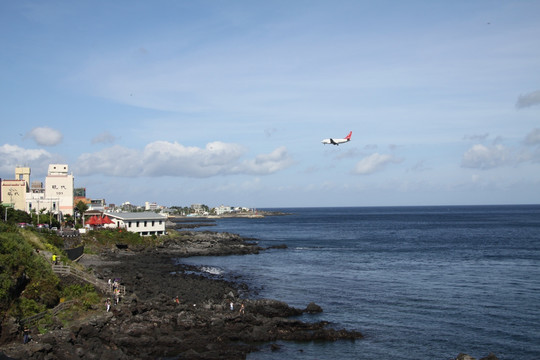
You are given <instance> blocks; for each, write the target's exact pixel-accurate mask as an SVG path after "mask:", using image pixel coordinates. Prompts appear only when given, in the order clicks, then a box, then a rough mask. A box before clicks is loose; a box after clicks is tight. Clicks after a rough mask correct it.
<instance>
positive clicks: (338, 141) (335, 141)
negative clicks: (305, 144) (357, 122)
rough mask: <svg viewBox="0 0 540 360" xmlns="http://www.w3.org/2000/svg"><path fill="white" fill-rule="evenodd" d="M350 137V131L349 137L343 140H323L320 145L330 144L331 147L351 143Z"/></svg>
mask: <svg viewBox="0 0 540 360" xmlns="http://www.w3.org/2000/svg"><path fill="white" fill-rule="evenodd" d="M351 135H352V131H351V132H349V135H347V136H345V139H324V140H323V141H321V143H323V144H325V145H326V144H332V145H339V144H343V143H346V142H348V141H351Z"/></svg>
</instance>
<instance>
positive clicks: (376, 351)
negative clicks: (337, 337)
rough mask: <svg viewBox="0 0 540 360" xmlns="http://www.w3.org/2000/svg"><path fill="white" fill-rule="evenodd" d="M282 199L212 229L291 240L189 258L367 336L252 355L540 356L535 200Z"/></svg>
mask: <svg viewBox="0 0 540 360" xmlns="http://www.w3.org/2000/svg"><path fill="white" fill-rule="evenodd" d="M272 210H277V209H272ZM279 210H281V211H285V212H289V213H291V214H292V215H289V216H275V217H266V218H263V219H241V218H236V219H235V218H233V219H220V220H218V221H217V226H216V227H215V228H211V230H213V231H214V230H215V231H228V232H234V233H238V234H240V235H242V236H245V237H254V238H256V239H258V240H259V243H260V245H261V246H264V247H267V246H272V245H278V244H286V245H287V246H288V248H287V249H280V250H268V251H265V252H262V253H261V254H258V255H247V256H228V257H204V258H201V257H199V258H190V259H184V260H182V261H183V262H187V263H190V264H196V265H205V266H208V267H210V268H212V269H213V270H214V271H218V272H220V273H221V274H222V275H223V276H225V277H228V276H237V275H240V276H241V278H242V280H243V281H244V282H246V283H247V284H248V285H249V286H250V287H251V288H252V289H254V290H257V296H258V297H262V298H273V299H279V300H283V301H285V302H287V303H289V304H290V305H292V306H295V307H300V308H304V307H305V306H306V305H307V304H308V303H309V302H311V301H314V302H315V303H317V304H319V305H320V306H322V308H323V309H324V312H323V313H321V314H318V315H309V316H308V315H305V316H303V317H302V320H305V321H317V320H328V321H330V322H331V323H332V326H333V327H335V328H347V329H355V330H358V331H360V332H362V333H363V334H364V335H365V338H364V339H361V340H357V341H355V342H351V341H338V342H335V343H299V344H298V343H290V342H281V343H279V344H280V345H281V349H280V350H279V351H277V352H271V351H270V350H266V349H268V347H264V348H263V351H261V352H258V353H253V354H251V355H250V356H249V359H251V360H259V359H278V358H279V359H282V358H287V359H338V358H339V359H404V360H405V359H407V360H408V359H441V360H444V359H452V358H454V357H455V356H457V354H459V353H460V352H464V353H468V354H470V355H473V356H475V357H477V358H480V357H483V356H486V355H488V353H489V352H493V353H495V354H496V355H497V356H498V358H499V359H521V360H527V359H529V360H533V359H540V206H464V207H458V206H451V207H372V208H361V207H352V208H293V209H279ZM206 229H207V228H202V230H206Z"/></svg>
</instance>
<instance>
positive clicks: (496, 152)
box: [461, 144, 513, 169]
mask: <svg viewBox="0 0 540 360" xmlns="http://www.w3.org/2000/svg"><path fill="white" fill-rule="evenodd" d="M512 159H513V155H512V152H511V150H510V149H508V148H506V147H504V146H503V145H501V144H497V145H493V146H485V145H481V144H476V145H473V146H472V147H471V148H470V149H469V150H467V151H466V152H465V154H463V158H462V160H461V166H462V167H466V168H473V169H491V168H495V167H499V166H503V165H507V164H508V163H510V161H511V160H512Z"/></svg>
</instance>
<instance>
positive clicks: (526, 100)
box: [516, 90, 540, 109]
mask: <svg viewBox="0 0 540 360" xmlns="http://www.w3.org/2000/svg"><path fill="white" fill-rule="evenodd" d="M533 105H540V90H537V91H533V92H530V93H528V94H525V95H520V96H519V98H518V100H517V102H516V107H517V108H518V109H521V108H525V107H529V106H533Z"/></svg>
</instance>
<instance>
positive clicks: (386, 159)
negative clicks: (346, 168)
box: [353, 153, 402, 175]
mask: <svg viewBox="0 0 540 360" xmlns="http://www.w3.org/2000/svg"><path fill="white" fill-rule="evenodd" d="M401 161H402V160H401V159H398V158H396V157H394V156H392V155H388V154H379V153H374V154H371V155H369V156H366V157H365V158H363V159H362V160H360V161H359V162H358V163H356V166H355V168H354V170H353V173H354V174H359V175H368V174H372V173H374V172H376V171H379V170H382V169H383V168H384V167H386V165H388V164H392V163H400V162H401Z"/></svg>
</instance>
